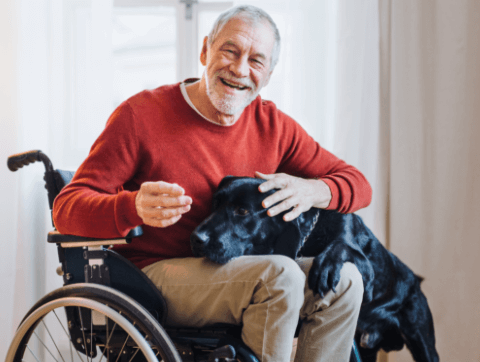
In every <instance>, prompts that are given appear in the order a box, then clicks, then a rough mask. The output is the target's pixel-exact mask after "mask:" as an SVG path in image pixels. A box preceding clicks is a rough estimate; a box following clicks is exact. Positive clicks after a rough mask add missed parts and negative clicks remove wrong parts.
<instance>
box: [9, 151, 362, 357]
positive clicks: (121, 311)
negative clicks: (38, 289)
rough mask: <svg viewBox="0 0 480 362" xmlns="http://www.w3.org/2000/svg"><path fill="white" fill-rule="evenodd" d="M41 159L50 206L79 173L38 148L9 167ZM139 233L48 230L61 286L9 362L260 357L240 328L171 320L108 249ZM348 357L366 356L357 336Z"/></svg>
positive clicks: (19, 336)
mask: <svg viewBox="0 0 480 362" xmlns="http://www.w3.org/2000/svg"><path fill="white" fill-rule="evenodd" d="M37 161H41V162H43V164H44V166H45V175H44V180H45V188H46V189H47V192H48V202H49V206H50V210H52V207H53V201H54V199H55V197H56V196H57V195H58V193H59V192H60V190H61V189H62V188H63V187H64V186H65V185H66V184H68V183H69V182H70V181H71V179H72V178H73V175H74V172H71V171H64V170H58V169H54V168H53V165H52V162H51V161H50V159H49V158H48V157H47V156H46V155H45V154H44V153H42V152H41V151H38V150H36V151H28V152H24V153H21V154H16V155H12V156H10V157H9V158H8V161H7V165H8V168H9V169H10V170H11V171H17V170H18V169H19V168H21V167H23V166H26V165H29V164H31V163H35V162H37ZM142 233H143V231H142V229H141V227H136V228H135V229H133V230H131V231H130V233H129V234H128V235H127V236H126V237H125V238H115V239H97V238H86V237H79V236H74V235H62V234H60V233H59V232H58V231H56V230H53V231H51V232H49V233H48V236H47V241H48V242H49V243H53V244H56V245H57V250H58V256H59V260H60V263H61V265H60V266H59V267H58V268H57V274H58V275H59V276H61V277H62V278H63V282H64V286H63V287H61V288H59V289H57V290H54V291H52V292H50V293H49V294H47V295H46V296H44V297H43V298H41V299H40V300H39V301H38V302H37V303H36V304H35V305H34V306H33V307H32V308H31V309H30V310H29V311H28V312H27V314H26V316H25V317H24V318H23V320H22V321H21V323H20V326H19V327H18V329H17V331H16V333H15V335H14V338H13V341H12V342H11V344H10V347H9V350H8V352H7V357H6V362H21V361H37V362H40V361H55V362H67V361H71V362H74V361H75V362H79V361H82V362H85V361H86V362H94V361H95V362H102V361H107V362H112V361H114V362H140V361H148V362H160V361H164V362H258V359H257V358H256V356H255V355H254V354H253V352H252V351H251V350H250V349H249V348H248V347H247V346H246V345H245V344H244V343H243V342H242V341H241V338H240V333H241V326H233V325H212V326H211V327H206V328H202V329H192V328H170V327H168V326H167V325H166V317H167V313H168V311H167V306H166V303H165V301H164V299H163V298H162V295H161V293H160V291H159V290H158V288H157V287H156V286H155V285H154V284H153V283H152V282H151V281H150V279H148V277H147V276H146V275H145V274H144V273H143V272H142V271H141V270H140V269H138V268H137V267H136V266H135V265H133V264H132V263H131V262H130V261H128V260H127V259H125V258H124V257H122V256H120V255H119V254H117V253H116V252H115V251H114V250H112V249H111V248H110V247H111V246H112V245H118V244H124V243H130V242H132V241H133V240H134V239H135V237H138V236H141V235H142ZM297 332H298V329H297ZM300 348H301V347H300ZM350 361H351V362H361V360H360V356H359V353H358V350H357V347H356V345H355V342H353V348H352V353H351V358H350Z"/></svg>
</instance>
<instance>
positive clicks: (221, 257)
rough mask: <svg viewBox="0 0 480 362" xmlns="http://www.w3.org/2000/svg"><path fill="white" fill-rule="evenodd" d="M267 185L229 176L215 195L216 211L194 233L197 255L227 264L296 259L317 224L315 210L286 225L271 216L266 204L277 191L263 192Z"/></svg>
mask: <svg viewBox="0 0 480 362" xmlns="http://www.w3.org/2000/svg"><path fill="white" fill-rule="evenodd" d="M262 182H265V180H262V179H256V178H250V177H232V176H227V177H225V178H224V179H223V180H222V182H221V183H220V185H219V186H218V189H217V191H216V192H215V194H214V195H213V212H212V214H211V215H210V216H209V217H208V218H206V219H205V220H204V221H203V222H202V223H201V224H200V225H199V226H198V227H197V228H196V229H195V230H194V231H193V233H192V235H191V237H190V242H191V247H192V251H193V254H194V255H195V256H206V257H207V258H208V259H210V260H212V261H214V262H217V263H221V264H224V263H226V262H228V261H230V260H231V259H233V258H236V257H239V256H242V255H266V254H280V255H285V256H288V257H291V258H295V257H296V255H297V253H298V251H299V250H300V248H301V247H302V245H303V242H304V241H305V239H306V238H307V237H308V235H309V233H310V232H311V230H312V229H313V226H314V225H315V222H316V219H317V217H318V211H317V210H315V209H313V210H310V211H308V212H306V213H303V214H302V215H301V216H300V217H298V218H297V219H295V220H293V221H290V222H285V221H284V220H283V218H282V216H283V214H280V215H277V216H274V217H270V216H268V215H267V209H265V208H263V206H262V201H263V199H265V198H266V197H267V196H268V195H270V194H272V193H274V192H275V190H272V191H269V192H266V193H260V191H259V190H258V186H259V185H260V184H261V183H262Z"/></svg>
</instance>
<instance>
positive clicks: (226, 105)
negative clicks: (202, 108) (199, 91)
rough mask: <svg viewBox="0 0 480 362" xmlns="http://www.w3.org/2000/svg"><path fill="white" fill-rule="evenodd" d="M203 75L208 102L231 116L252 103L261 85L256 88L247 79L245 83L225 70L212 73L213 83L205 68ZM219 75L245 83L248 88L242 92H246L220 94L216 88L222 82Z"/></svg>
mask: <svg viewBox="0 0 480 362" xmlns="http://www.w3.org/2000/svg"><path fill="white" fill-rule="evenodd" d="M203 76H204V77H205V84H206V87H207V95H208V98H209V99H210V102H212V104H213V106H214V107H215V109H216V110H217V111H219V112H220V113H223V114H227V115H229V116H233V115H235V114H237V113H239V112H241V111H243V110H244V109H245V107H247V106H248V105H249V104H250V103H252V101H253V100H254V99H255V98H257V95H258V93H260V89H261V87H259V88H258V89H256V87H255V86H254V85H253V84H252V83H251V81H248V82H247V84H245V82H244V81H240V80H237V79H235V78H234V77H232V76H231V75H229V74H226V72H225V71H221V72H218V73H216V74H215V75H214V80H213V82H212V83H213V84H210V82H209V79H208V76H207V71H206V70H205V71H204V72H203ZM220 77H222V78H225V79H227V80H228V79H231V80H232V81H234V82H236V83H241V84H245V85H246V86H248V87H249V88H250V89H246V90H244V91H242V92H246V94H245V95H243V97H242V96H241V95H238V96H235V95H231V94H223V95H221V94H219V92H218V90H217V89H216V87H217V86H220V85H221V86H223V83H222V81H221V80H220ZM219 83H220V84H219Z"/></svg>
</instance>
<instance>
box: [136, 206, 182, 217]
mask: <svg viewBox="0 0 480 362" xmlns="http://www.w3.org/2000/svg"><path fill="white" fill-rule="evenodd" d="M189 211H190V205H186V206H183V207H176V208H164V207H149V208H145V209H144V210H143V213H142V216H143V217H145V218H152V219H169V218H172V217H175V216H178V215H181V214H185V213H186V212H189Z"/></svg>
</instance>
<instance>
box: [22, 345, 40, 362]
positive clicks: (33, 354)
mask: <svg viewBox="0 0 480 362" xmlns="http://www.w3.org/2000/svg"><path fill="white" fill-rule="evenodd" d="M25 347H27V348H28V350H29V351H30V353H31V354H32V356H33V358H35V359H36V360H37V362H40V361H39V360H38V358H37V356H35V353H33V351H32V350H31V349H30V347H29V346H28V344H27V345H25ZM22 361H23V359H22Z"/></svg>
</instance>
